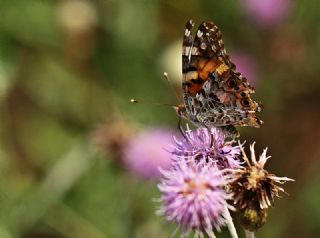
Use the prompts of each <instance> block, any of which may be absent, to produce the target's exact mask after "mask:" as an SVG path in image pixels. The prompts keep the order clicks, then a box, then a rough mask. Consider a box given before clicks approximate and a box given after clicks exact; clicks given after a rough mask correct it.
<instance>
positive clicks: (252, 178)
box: [230, 143, 293, 231]
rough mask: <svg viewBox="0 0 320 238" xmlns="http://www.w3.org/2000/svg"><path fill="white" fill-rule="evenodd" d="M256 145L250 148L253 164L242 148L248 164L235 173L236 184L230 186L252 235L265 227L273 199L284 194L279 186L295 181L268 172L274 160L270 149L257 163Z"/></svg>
mask: <svg viewBox="0 0 320 238" xmlns="http://www.w3.org/2000/svg"><path fill="white" fill-rule="evenodd" d="M254 144H255V143H253V144H252V145H250V152H251V161H250V160H249V159H248V157H247V155H246V154H245V152H244V151H243V148H242V147H241V145H240V148H241V151H242V154H243V159H244V161H245V163H246V164H245V166H243V167H241V168H239V169H237V170H236V171H235V173H233V174H234V181H233V182H232V183H230V188H231V190H232V192H233V194H234V198H233V199H234V204H235V205H236V207H237V209H238V211H239V212H240V214H241V216H242V217H241V220H242V225H243V226H244V227H245V228H246V229H248V230H251V231H255V230H257V229H258V228H260V227H261V226H262V225H264V223H265V222H266V218H267V209H268V207H270V206H271V205H272V203H273V201H274V197H279V192H284V189H283V188H282V187H280V186H279V185H278V184H283V183H285V182H287V181H293V180H292V179H290V178H287V177H277V176H275V175H274V174H270V173H269V172H268V171H266V170H265V169H264V165H265V163H266V162H267V160H268V159H269V158H270V157H271V156H267V149H265V150H264V151H263V153H262V154H261V155H260V157H259V160H257V159H256V155H255V151H254Z"/></svg>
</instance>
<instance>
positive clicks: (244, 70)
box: [232, 53, 258, 86]
mask: <svg viewBox="0 0 320 238" xmlns="http://www.w3.org/2000/svg"><path fill="white" fill-rule="evenodd" d="M232 61H233V62H234V63H235V64H236V66H237V71H239V72H240V73H241V74H242V75H243V76H244V77H246V78H247V79H248V81H249V83H250V84H252V85H253V86H256V85H257V81H258V72H257V65H256V63H255V59H254V58H253V57H252V56H251V55H249V54H246V53H234V54H232Z"/></svg>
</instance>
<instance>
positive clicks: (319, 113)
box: [0, 0, 320, 238]
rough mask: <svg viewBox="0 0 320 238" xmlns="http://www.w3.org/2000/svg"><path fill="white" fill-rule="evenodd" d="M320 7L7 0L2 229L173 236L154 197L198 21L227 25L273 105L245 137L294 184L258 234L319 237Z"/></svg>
mask: <svg viewBox="0 0 320 238" xmlns="http://www.w3.org/2000/svg"><path fill="white" fill-rule="evenodd" d="M319 13H320V4H319V2H318V1H317V0H297V1H293V0H230V1H218V0H197V1H196V0H193V1H182V0H175V1H169V0H168V1H164V0H163V1H162V0H133V1H130V0H91V1H82V0H75V1H67V0H64V1H63V0H61V1H55V0H33V1H31V0H20V1H18V0H0V115H1V123H0V140H1V143H0V237H1V238H7V237H8V238H9V237H26V238H29V237H30V238H31V237H32V238H38V237H41V238H42V237H50V238H60V237H91V238H100V237H107V238H109V237H110V238H117V237H120V238H123V237H139V238H140V237H142V238H144V237H145V238H147V237H148V238H149V237H159V238H162V237H163V238H164V237H170V235H171V234H172V233H173V231H174V230H175V226H174V225H171V224H168V223H166V222H165V221H164V219H163V218H161V217H159V216H157V215H155V210H156V208H157V206H158V203H157V202H155V201H154V200H155V199H157V198H159V197H160V193H159V191H158V189H157V186H156V184H157V181H158V178H159V173H158V170H157V167H158V166H161V167H163V168H165V167H166V166H167V165H168V153H166V152H164V148H168V144H170V141H171V136H172V135H173V134H176V133H177V129H176V128H177V123H178V119H177V116H176V114H175V112H174V111H173V110H172V108H171V107H167V106H157V105H155V104H157V103H159V104H177V103H179V101H178V99H176V97H175V94H174V93H172V91H171V89H174V90H173V91H178V92H180V87H181V81H180V80H181V73H180V72H181V62H180V59H181V41H182V36H183V32H184V25H185V22H186V21H187V20H188V19H189V18H192V19H194V20H195V22H196V24H200V23H201V21H203V20H212V21H214V22H215V23H216V24H217V25H218V26H219V27H220V29H221V31H222V33H223V37H224V41H225V45H226V48H227V50H228V52H229V53H230V55H231V59H232V60H233V61H235V62H236V63H237V65H238V69H239V71H240V72H242V73H243V74H244V75H245V76H246V77H247V78H248V80H249V81H250V82H251V83H252V84H253V85H255V87H256V94H255V95H254V97H255V99H256V100H257V101H261V102H262V103H263V105H264V109H263V112H262V113H260V118H261V119H262V120H263V121H264V122H265V125H264V126H263V127H262V128H261V129H254V128H241V129H240V130H241V134H242V138H241V139H242V140H246V141H247V143H249V142H253V141H257V151H259V152H262V149H263V148H264V147H269V154H270V155H272V158H271V159H270V161H269V162H268V164H267V168H268V170H269V171H271V172H273V173H275V174H277V175H278V176H287V177H291V178H294V179H295V180H296V181H295V182H294V183H287V184H286V185H285V189H286V191H287V192H288V193H289V194H290V195H289V196H287V195H283V198H282V199H281V200H277V201H276V203H275V206H274V208H271V209H270V211H269V217H268V222H267V224H266V225H265V226H264V227H263V228H262V229H261V230H260V231H259V232H258V237H261V238H262V237H268V238H270V237H292V238H293V237H318V236H319V233H320V205H319V204H320V127H319V123H320V106H319V103H320V100H319V96H320V79H319V75H320V67H319V55H320V24H319V22H320V14H319ZM164 71H167V72H168V73H169V77H170V82H169V83H167V82H165V80H164V79H163V77H162V75H163V72H164ZM168 84H169V85H168ZM170 88H171V89H170ZM178 94H180V93H178ZM180 95H181V94H180ZM131 98H136V99H139V100H140V101H143V102H145V103H141V104H131V103H130V102H129V100H130V99H131ZM180 100H181V96H180ZM148 103H149V104H148ZM150 104H151V105H150ZM239 233H240V236H241V237H243V234H242V233H243V232H242V230H241V229H240V228H239ZM176 237H179V236H178V235H176ZM220 237H229V236H228V232H227V231H223V232H222V233H221V234H220Z"/></svg>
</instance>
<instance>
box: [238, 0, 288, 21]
mask: <svg viewBox="0 0 320 238" xmlns="http://www.w3.org/2000/svg"><path fill="white" fill-rule="evenodd" d="M240 3H241V4H242V5H243V7H244V9H245V11H246V13H247V14H248V16H249V18H250V19H251V20H252V21H254V22H257V23H258V24H260V25H262V26H274V25H275V24H278V23H281V22H283V21H284V20H285V19H286V18H287V17H288V15H289V13H290V11H291V7H292V1H291V0H241V1H240Z"/></svg>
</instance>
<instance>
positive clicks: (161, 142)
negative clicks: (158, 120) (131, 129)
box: [122, 129, 172, 179]
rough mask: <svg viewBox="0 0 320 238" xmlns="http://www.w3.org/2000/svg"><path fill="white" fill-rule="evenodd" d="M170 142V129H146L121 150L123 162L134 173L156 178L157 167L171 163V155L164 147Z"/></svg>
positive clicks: (163, 167) (165, 167)
mask: <svg viewBox="0 0 320 238" xmlns="http://www.w3.org/2000/svg"><path fill="white" fill-rule="evenodd" d="M170 143H172V132H171V131H170V130H168V129H149V130H146V131H144V132H142V133H140V134H138V135H137V136H135V137H133V138H132V139H131V140H130V141H129V142H128V144H127V147H126V148H124V150H123V156H122V157H123V162H124V164H125V165H126V166H127V167H128V169H129V170H131V171H133V172H134V173H136V174H138V175H140V176H142V177H145V178H148V179H157V178H159V177H160V175H161V174H160V172H159V168H162V169H167V168H168V167H169V166H170V164H171V162H170V157H171V155H170V153H168V152H167V151H165V149H164V148H166V147H167V146H168V144H170Z"/></svg>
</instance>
